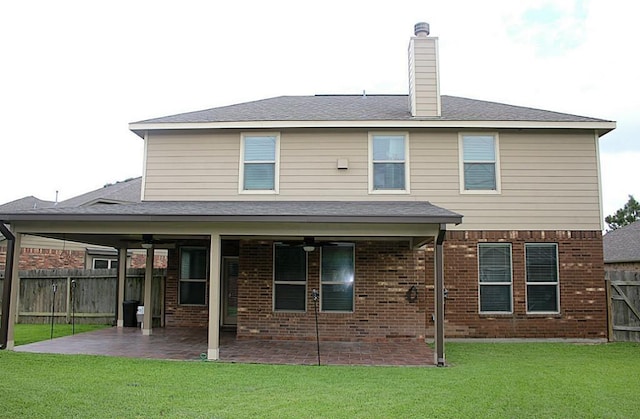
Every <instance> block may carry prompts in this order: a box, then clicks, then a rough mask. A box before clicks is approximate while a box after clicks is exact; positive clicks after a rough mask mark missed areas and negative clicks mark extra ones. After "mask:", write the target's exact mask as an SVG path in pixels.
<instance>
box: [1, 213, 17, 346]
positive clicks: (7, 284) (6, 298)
mask: <svg viewBox="0 0 640 419" xmlns="http://www.w3.org/2000/svg"><path fill="white" fill-rule="evenodd" d="M0 232H1V233H2V235H3V236H4V237H5V238H6V239H7V257H6V261H5V264H4V286H3V290H2V323H1V324H0V349H6V348H7V340H8V338H9V313H10V306H11V283H12V282H13V255H14V254H15V244H16V236H14V235H13V233H11V231H10V230H9V229H8V228H7V226H6V225H4V222H0Z"/></svg>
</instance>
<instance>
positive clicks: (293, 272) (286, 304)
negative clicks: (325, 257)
mask: <svg viewBox="0 0 640 419" xmlns="http://www.w3.org/2000/svg"><path fill="white" fill-rule="evenodd" d="M273 261H274V262H273V283H274V290H275V292H274V296H273V309H274V310H275V311H305V308H306V306H307V304H306V302H307V300H306V295H307V255H306V252H305V251H304V249H303V248H302V246H286V245H280V244H276V245H275V247H274V257H273Z"/></svg>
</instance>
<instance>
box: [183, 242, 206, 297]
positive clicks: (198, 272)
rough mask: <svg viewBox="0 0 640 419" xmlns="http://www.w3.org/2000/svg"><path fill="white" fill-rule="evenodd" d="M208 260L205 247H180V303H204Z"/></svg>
mask: <svg viewBox="0 0 640 419" xmlns="http://www.w3.org/2000/svg"><path fill="white" fill-rule="evenodd" d="M208 262H209V252H208V251H207V248H206V247H182V248H181V249H180V290H179V302H180V304H190V305H205V303H206V299H205V297H206V294H207V267H208Z"/></svg>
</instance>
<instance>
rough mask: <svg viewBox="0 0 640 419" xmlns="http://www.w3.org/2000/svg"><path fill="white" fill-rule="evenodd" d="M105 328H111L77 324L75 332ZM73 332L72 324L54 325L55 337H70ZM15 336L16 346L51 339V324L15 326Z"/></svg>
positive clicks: (20, 324)
mask: <svg viewBox="0 0 640 419" xmlns="http://www.w3.org/2000/svg"><path fill="white" fill-rule="evenodd" d="M105 327H109V326H107V325H97V324H76V325H75V332H76V333H83V332H90V331H92V330H98V329H103V328H105ZM73 330H74V329H73V326H72V325H70V324H54V325H53V337H54V338H60V337H62V336H68V335H70V334H72V333H73ZM13 335H14V340H15V344H16V346H18V345H26V344H27V343H33V342H39V341H41V340H47V339H51V324H22V323H19V324H16V325H15V329H14V332H13Z"/></svg>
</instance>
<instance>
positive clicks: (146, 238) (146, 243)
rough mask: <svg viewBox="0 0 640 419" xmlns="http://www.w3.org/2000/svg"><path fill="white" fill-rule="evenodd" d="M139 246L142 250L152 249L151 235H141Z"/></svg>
mask: <svg viewBox="0 0 640 419" xmlns="http://www.w3.org/2000/svg"><path fill="white" fill-rule="evenodd" d="M140 246H141V247H142V248H143V249H151V248H152V247H153V236H152V235H151V234H143V235H142V243H140Z"/></svg>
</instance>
